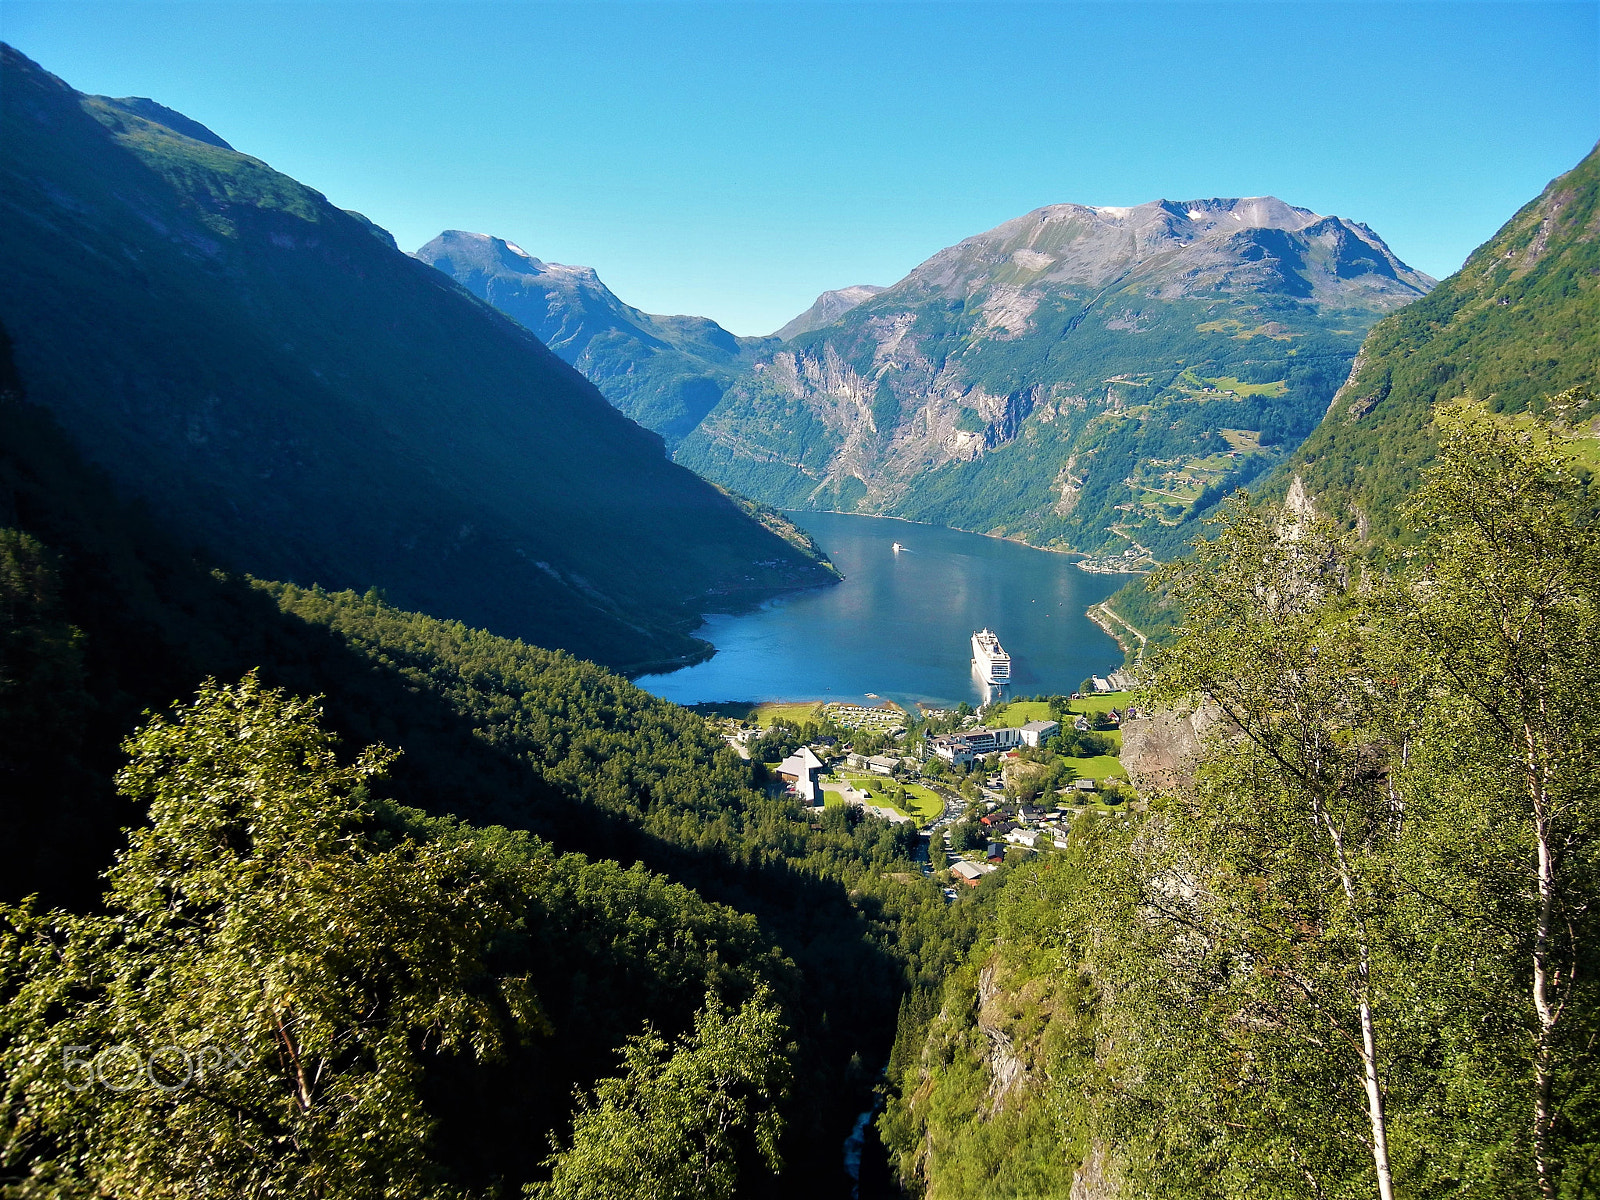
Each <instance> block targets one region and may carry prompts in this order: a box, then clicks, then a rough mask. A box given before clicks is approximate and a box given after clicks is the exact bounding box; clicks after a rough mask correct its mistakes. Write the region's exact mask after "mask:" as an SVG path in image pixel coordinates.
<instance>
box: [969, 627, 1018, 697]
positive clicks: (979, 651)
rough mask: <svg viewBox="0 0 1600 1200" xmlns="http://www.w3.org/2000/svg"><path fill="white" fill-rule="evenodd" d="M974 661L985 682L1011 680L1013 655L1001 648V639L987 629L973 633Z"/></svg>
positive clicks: (1007, 681) (996, 682) (999, 682)
mask: <svg viewBox="0 0 1600 1200" xmlns="http://www.w3.org/2000/svg"><path fill="white" fill-rule="evenodd" d="M972 662H973V665H975V666H976V667H977V668H978V674H979V675H981V676H983V681H984V682H985V683H995V684H1002V683H1010V682H1011V656H1010V655H1009V654H1007V653H1006V652H1005V651H1004V650H1003V649H1001V648H1000V639H999V638H998V637H996V636H995V635H994V634H993V633H991V632H990V631H989V630H987V629H983V630H979V631H978V632H977V633H975V634H973V635H972Z"/></svg>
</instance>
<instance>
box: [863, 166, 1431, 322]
mask: <svg viewBox="0 0 1600 1200" xmlns="http://www.w3.org/2000/svg"><path fill="white" fill-rule="evenodd" d="M1434 282H1435V281H1434V280H1433V279H1432V278H1430V277H1429V276H1427V275H1424V274H1423V273H1422V272H1420V271H1416V270H1413V269H1412V268H1410V267H1409V266H1407V265H1406V264H1405V263H1403V262H1402V261H1401V260H1400V259H1399V258H1398V257H1396V256H1395V254H1394V253H1393V251H1391V250H1390V249H1389V247H1388V246H1386V245H1385V244H1384V242H1383V239H1382V238H1380V237H1379V236H1378V235H1377V234H1375V233H1373V232H1372V230H1371V229H1369V228H1368V227H1367V226H1365V225H1362V224H1359V223H1358V222H1355V221H1349V220H1346V219H1345V218H1343V217H1332V216H1324V215H1322V214H1320V213H1316V212H1313V211H1311V210H1310V209H1306V208H1298V207H1296V206H1295V205H1292V204H1288V203H1285V202H1284V201H1282V200H1280V199H1278V198H1277V197H1276V196H1245V197H1211V198H1206V199H1197V200H1152V201H1149V202H1148V203H1145V204H1138V205H1133V206H1129V207H1117V206H1093V205H1083V204H1051V205H1046V206H1045V207H1043V208H1038V209H1035V210H1033V211H1032V212H1030V213H1025V214H1024V215H1022V216H1020V217H1017V218H1014V219H1013V220H1010V221H1006V222H1004V223H1003V224H1001V225H997V226H995V227H994V228H993V229H990V230H988V231H986V232H984V233H980V234H976V235H975V236H973V237H969V238H966V239H965V240H963V241H961V242H958V243H957V244H956V245H954V246H951V247H948V248H947V249H945V250H941V251H940V252H939V253H938V254H935V255H934V256H933V257H932V258H930V259H928V260H927V261H926V262H924V263H923V264H922V265H920V266H918V267H917V268H915V269H914V270H913V271H912V272H911V273H910V274H909V275H908V276H907V277H906V278H905V279H903V280H902V281H901V282H900V283H898V284H896V285H895V286H894V287H893V288H891V289H889V291H888V292H887V293H886V294H884V295H883V296H880V297H877V298H875V299H874V300H873V301H872V302H871V303H870V304H869V306H868V307H869V308H872V309H874V310H876V309H878V308H880V307H882V306H883V305H885V304H892V303H894V302H895V299H896V297H898V296H902V295H904V296H906V297H907V298H910V297H912V296H915V295H918V294H922V293H926V292H929V291H933V292H938V293H941V294H943V295H945V296H947V297H950V298H955V297H958V296H959V297H964V298H972V297H973V296H975V295H976V294H977V293H979V292H983V291H988V290H991V289H993V288H996V287H1000V288H1008V289H1021V290H1023V291H1027V292H1037V291H1054V292H1061V291H1071V290H1072V289H1074V288H1076V287H1089V288H1093V289H1100V288H1105V287H1109V286H1113V285H1123V286H1127V287H1131V288H1134V289H1137V290H1139V291H1141V292H1144V293H1145V294H1149V295H1153V296H1157V295H1158V296H1161V297H1164V298H1167V299H1171V298H1174V297H1176V296H1179V295H1199V294H1209V293H1219V292H1220V293H1227V294H1238V293H1240V292H1264V293H1271V294H1277V295H1283V296H1289V297H1293V298H1295V299H1297V300H1303V301H1311V302H1313V303H1318V304H1329V305H1332V306H1334V307H1352V308H1376V309H1379V310H1383V311H1387V310H1388V309H1389V308H1392V307H1393V306H1394V303H1395V300H1396V298H1397V297H1402V298H1405V299H1414V298H1416V297H1417V296H1420V295H1422V294H1424V293H1425V292H1426V291H1427V290H1428V289H1429V288H1430V287H1432V286H1433V284H1434ZM836 319H837V318H836Z"/></svg>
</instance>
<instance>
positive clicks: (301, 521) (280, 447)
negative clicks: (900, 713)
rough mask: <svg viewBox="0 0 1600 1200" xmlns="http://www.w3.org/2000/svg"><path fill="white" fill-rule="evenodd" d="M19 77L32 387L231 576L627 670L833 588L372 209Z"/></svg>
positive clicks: (9, 148) (22, 72)
mask: <svg viewBox="0 0 1600 1200" xmlns="http://www.w3.org/2000/svg"><path fill="white" fill-rule="evenodd" d="M0 70H3V73H4V74H3V79H0V83H3V87H0V104H3V111H0V143H3V145H4V147H5V153H4V158H3V162H0V206H3V213H4V217H3V219H0V263H3V264H4V270H0V322H3V323H4V324H5V325H6V326H7V327H8V328H9V330H10V332H11V334H12V337H13V339H14V341H15V344H16V358H17V364H18V367H19V370H20V372H21V375H22V378H23V380H24V381H25V383H26V384H27V386H28V388H29V391H30V394H31V395H32V397H33V398H34V399H35V400H36V401H38V402H40V403H43V404H45V405H47V406H48V407H49V408H51V409H52V410H53V411H54V412H55V414H56V415H57V417H58V419H59V420H60V421H61V422H62V424H63V425H64V426H65V427H66V429H67V430H68V432H69V433H70V434H71V435H72V436H73V437H74V438H76V439H77V440H78V442H79V444H80V445H81V447H82V449H83V450H84V452H85V453H86V454H87V455H88V456H89V457H90V458H91V459H92V460H93V461H95V462H97V463H98V464H100V465H101V466H103V467H104V468H105V469H106V470H108V471H109V472H110V473H111V475H112V476H113V478H114V479H115V480H116V481H117V483H118V484H119V485H120V486H121V487H122V488H123V489H124V490H125V491H126V492H127V493H129V494H131V495H137V496H140V497H143V498H144V499H146V500H147V501H148V502H149V504H150V505H151V506H152V507H153V508H154V510H155V511H156V512H157V514H158V515H159V516H160V517H161V518H162V519H164V520H166V521H169V522H170V523H171V525H172V527H173V528H174V529H175V530H177V531H180V533H181V536H182V537H184V538H185V539H188V540H189V541H191V542H198V543H202V544H204V545H206V546H208V547H210V548H211V549H212V550H213V551H214V552H215V553H216V554H217V555H218V556H219V557H220V558H221V559H222V560H223V561H224V562H225V563H226V564H227V565H229V566H231V567H233V568H235V569H240V570H247V571H250V572H252V573H255V574H258V575H264V576H271V577H276V578H281V579H291V580H295V581H298V582H301V583H312V582H315V583H320V584H323V585H325V586H329V587H335V588H337V587H355V588H358V589H366V588H368V587H372V586H377V587H380V588H383V589H386V590H387V591H388V592H389V594H390V595H391V596H392V597H393V598H394V599H395V600H396V601H397V602H400V603H403V604H405V605H406V606H408V607H414V608H418V609H422V610H425V611H428V612H430V613H433V614H436V615H439V616H443V617H450V618H457V619H461V620H466V621H469V622H472V623H474V624H477V625H480V626H483V627H486V628H489V629H493V630H495V631H496V632H499V633H504V634H510V635H514V636H521V637H526V638H528V639H529V640H532V641H535V642H538V643H540V644H542V645H547V646H559V647H563V648H566V649H570V650H573V651H575V652H577V653H580V654H582V655H585V656H587V657H591V658H595V659H598V660H600V661H603V662H607V663H609V664H612V665H615V666H621V667H628V668H633V667H642V666H644V665H645V664H649V663H658V662H662V661H671V660H677V659H681V658H684V657H686V656H693V655H696V654H700V653H703V652H704V649H705V648H704V645H703V643H699V642H697V641H696V640H695V639H692V638H691V637H689V636H688V633H687V630H688V629H690V628H692V627H693V625H694V624H695V623H696V620H697V618H698V616H699V614H700V613H702V612H704V611H706V610H707V609H708V608H713V607H722V606H727V605H730V604H735V603H742V602H748V601H751V600H755V599H758V598H760V597H762V596H765V595H770V594H772V592H774V591H775V590H779V589H784V588H789V587H794V586H806V585H811V584H815V583H819V582H823V581H825V580H827V579H829V578H831V577H832V573H831V571H830V570H829V569H828V568H827V567H826V566H825V565H823V564H821V563H819V562H818V561H817V560H816V558H815V556H813V555H811V554H808V553H806V552H805V551H804V550H803V549H801V548H798V547H796V546H795V545H793V544H791V543H790V542H789V541H786V540H785V539H784V538H782V537H779V536H777V535H775V534H774V533H772V532H770V531H769V530H767V529H765V528H763V526H762V525H761V524H760V523H759V522H757V521H755V520H752V519H751V518H750V516H749V515H748V514H747V513H746V512H744V511H743V510H741V509H740V507H739V506H738V505H736V504H735V503H734V502H733V501H732V500H730V499H729V498H728V497H727V496H726V495H724V494H723V493H721V492H719V491H718V490H717V489H715V488H713V487H712V486H710V485H709V484H706V483H705V482H704V481H702V480H699V479H696V478H695V477H694V476H693V475H692V474H690V473H689V472H688V471H685V470H683V469H682V468H679V467H675V466H673V465H672V464H671V463H670V462H668V461H667V460H666V459H665V458H664V457H663V455H662V453H661V443H660V440H659V439H658V438H656V437H655V436H654V435H652V434H649V433H647V432H645V431H644V430H642V429H640V428H639V427H638V426H636V425H634V424H633V423H632V422H631V421H629V420H627V419H626V418H625V417H624V416H623V415H622V414H620V413H618V412H617V411H616V410H615V409H613V408H612V407H611V406H610V405H608V404H606V403H605V402H604V400H603V399H602V398H601V396H600V395H599V394H598V393H597V392H596V391H595V390H594V388H593V387H592V386H591V385H589V384H588V383H587V382H586V381H584V379H583V378H582V377H581V376H580V375H579V374H578V373H577V372H576V371H574V370H573V369H572V368H570V367H569V366H567V365H566V364H565V363H563V362H561V361H560V360H559V359H558V358H557V357H556V356H555V355H553V354H552V353H550V351H549V350H547V349H546V348H545V347H544V346H543V345H541V344H540V343H539V341H538V340H537V339H536V338H535V337H534V336H532V335H531V334H530V333H528V332H527V331H526V330H525V329H523V328H522V327H520V326H519V325H517V324H515V323H514V322H512V321H509V320H507V319H506V318H505V317H503V316H501V315H500V314H498V313H496V312H495V311H494V310H493V309H492V308H490V307H489V306H488V305H486V304H483V303H481V302H480V301H478V300H476V299H475V298H473V297H472V296H471V295H469V294H468V293H467V292H466V291H465V290H464V289H463V288H461V287H459V286H458V285H456V284H454V283H452V282H451V281H449V280H448V279H446V278H445V277H444V276H443V275H441V274H440V273H439V272H437V271H434V270H432V269H430V268H427V267H425V266H423V265H422V264H421V263H418V262H416V261H415V260H414V259H411V258H409V257H407V256H406V255H403V254H401V253H400V252H399V251H398V250H396V249H395V248H394V244H393V240H392V239H391V238H389V237H388V235H387V234H385V233H384V232H383V231H382V230H379V229H378V228H377V227H376V226H374V225H372V224H371V223H370V222H368V221H366V220H365V219H364V218H361V217H359V216H358V215H353V214H349V213H345V212H341V211H340V210H339V209H336V208H334V207H333V206H332V205H330V204H329V203H328V202H327V200H326V199H324V198H323V197H322V196H321V195H320V194H318V193H317V192H314V191H312V190H311V189H309V188H306V187H304V186H302V185H301V184H298V183H296V182H295V181H294V180H291V179H288V178H286V177H285V176H283V175H280V174H278V173H277V172H275V171H273V170H271V169H270V168H269V167H267V166H266V165H265V164H263V163H261V162H259V161H258V160H256V159H253V158H250V157H248V156H246V155H243V154H239V153H236V152H234V151H232V150H229V149H227V148H225V147H224V146H222V145H219V144H216V143H217V142H220V139H215V141H213V142H206V141H200V140H196V139H195V138H193V137H190V136H186V135H185V134H183V133H181V132H178V131H177V130H175V129H173V128H172V127H170V126H167V125H165V124H158V123H156V122H154V121H152V120H151V119H150V118H149V117H148V116H146V115H143V114H144V113H148V112H152V111H155V110H154V109H151V108H148V107H144V106H143V103H142V102H135V101H109V100H105V99H101V98H96V97H88V96H83V95H81V94H79V93H77V92H75V91H73V90H72V89H71V88H70V87H68V86H67V85H66V84H64V83H62V82H61V81H60V80H59V79H56V78H55V77H54V76H52V75H50V74H48V73H46V72H45V71H43V70H42V69H41V68H39V67H38V66H37V65H35V64H34V63H32V62H30V61H29V60H28V59H26V58H25V57H24V56H22V55H21V54H19V53H17V52H16V51H14V50H12V49H10V48H9V47H8V48H5V50H4V52H3V60H0ZM158 115H159V114H158ZM197 128H198V127H197Z"/></svg>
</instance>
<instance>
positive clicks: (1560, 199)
mask: <svg viewBox="0 0 1600 1200" xmlns="http://www.w3.org/2000/svg"><path fill="white" fill-rule="evenodd" d="M1597 380H1600V147H1597V148H1596V149H1595V150H1592V151H1590V153H1589V155H1588V156H1587V157H1586V158H1585V159H1584V160H1583V161H1582V162H1580V163H1579V164H1578V165H1577V166H1576V167H1574V168H1573V169H1572V170H1571V171H1568V172H1567V173H1566V174H1565V175H1561V176H1558V177H1557V178H1556V179H1554V180H1552V181H1551V182H1550V185H1549V186H1548V187H1547V188H1545V190H1544V192H1543V193H1541V194H1540V195H1539V197H1538V198H1537V199H1534V200H1531V201H1529V202H1528V204H1527V205H1525V206H1524V207H1523V208H1522V210H1521V211H1520V212H1518V213H1517V215H1516V216H1514V217H1512V218H1511V220H1510V221H1508V222H1507V223H1506V224H1505V226H1504V227H1503V228H1502V229H1501V230H1500V231H1499V232H1498V233H1496V234H1495V235H1494V237H1492V238H1490V239H1489V240H1488V241H1487V242H1485V243H1484V244H1483V245H1482V246H1480V247H1479V248H1478V249H1477V250H1475V251H1474V252H1473V254H1472V256H1471V257H1470V258H1468V259H1467V262H1466V265H1465V266H1463V267H1462V268H1461V270H1460V271H1458V272H1456V273H1455V274H1454V275H1452V276H1450V278H1448V279H1446V280H1445V281H1444V282H1443V283H1441V284H1440V285H1439V286H1438V287H1437V288H1435V289H1434V290H1433V291H1432V292H1431V293H1430V294H1429V295H1428V296H1427V297H1426V298H1424V299H1421V300H1418V301H1416V302H1415V303H1413V304H1411V305H1409V306H1408V307H1406V308H1404V309H1401V310H1400V311H1399V312H1397V313H1395V314H1394V315H1393V316H1390V317H1387V318H1385V319H1384V320H1383V321H1381V322H1379V323H1378V324H1377V325H1376V326H1374V327H1373V330H1372V332H1371V334H1369V335H1368V337H1367V340H1366V341H1365V342H1364V343H1363V344H1362V347H1361V355H1360V357H1359V358H1358V359H1357V362H1356V365H1355V368H1354V370H1352V372H1351V374H1350V378H1349V380H1348V381H1347V382H1346V383H1345V384H1344V386H1343V387H1341V388H1340V389H1339V394H1338V395H1337V396H1335V397H1334V400H1333V403H1332V405H1331V406H1330V407H1329V409H1328V413H1327V416H1326V417H1325V418H1324V419H1323V421H1322V423H1321V424H1320V425H1319V426H1318V427H1317V429H1316V431H1315V432H1314V433H1313V434H1312V435H1311V436H1310V437H1309V438H1307V439H1306V442H1305V445H1304V446H1302V447H1301V448H1300V450H1299V452H1298V453H1296V455H1295V456H1294V458H1293V459H1292V460H1291V461H1290V462H1289V463H1288V464H1287V465H1286V467H1285V468H1284V469H1283V471H1281V472H1280V473H1279V477H1278V479H1277V480H1275V481H1274V484H1273V486H1274V487H1275V489H1276V491H1277V492H1278V494H1280V495H1281V494H1282V491H1283V489H1284V488H1286V487H1287V486H1288V480H1289V478H1291V477H1292V476H1293V475H1299V476H1301V478H1302V479H1303V480H1304V481H1305V484H1306V487H1307V489H1308V491H1309V493H1310V495H1311V497H1312V500H1313V502H1314V503H1319V504H1322V505H1325V506H1327V508H1328V509H1329V510H1330V511H1334V512H1337V513H1338V514H1339V515H1340V516H1341V517H1344V518H1347V519H1349V520H1350V521H1351V522H1352V523H1355V524H1359V525H1360V526H1361V528H1362V529H1363V530H1369V531H1370V532H1371V533H1372V534H1373V535H1374V536H1376V537H1379V538H1382V539H1391V540H1392V539H1394V538H1396V537H1399V536H1400V534H1401V528H1400V525H1399V523H1398V515H1397V514H1398V512H1399V506H1400V503H1401V501H1402V500H1403V499H1404V498H1405V496H1406V495H1407V494H1408V493H1409V492H1410V491H1411V490H1412V489H1413V488H1415V487H1416V485H1417V482H1418V479H1419V471H1420V469H1421V468H1422V467H1423V466H1425V465H1426V464H1427V463H1428V462H1429V461H1431V459H1432V457H1433V452H1434V435H1433V433H1432V417H1433V409H1434V406H1435V405H1436V404H1439V403H1443V402H1445V401H1449V400H1454V399H1457V398H1460V397H1468V398H1471V399H1475V400H1483V401H1485V402H1487V403H1489V404H1490V405H1492V406H1493V408H1494V409H1495V411H1497V412H1504V413H1511V414H1527V415H1528V416H1529V417H1532V418H1535V419H1537V420H1540V421H1542V422H1544V423H1546V424H1552V425H1554V426H1556V427H1557V428H1561V429H1564V430H1568V431H1570V432H1572V433H1574V434H1581V435H1585V436H1588V435H1590V434H1591V433H1592V431H1590V430H1589V429H1587V425H1588V424H1589V423H1590V421H1591V419H1592V418H1593V417H1594V416H1595V415H1596V414H1597V413H1600V409H1597V408H1596V407H1595V406H1594V404H1593V403H1592V402H1582V401H1580V403H1579V404H1578V405H1577V406H1575V407H1573V408H1571V409H1570V410H1569V411H1565V412H1557V411H1555V410H1554V409H1552V408H1551V407H1550V398H1552V397H1554V396H1557V395H1559V394H1560V393H1562V392H1564V391H1566V390H1567V389H1569V388H1574V387H1585V386H1586V387H1590V388H1593V387H1594V386H1595V384H1596V381H1597ZM1584 453H1585V454H1586V455H1587V457H1588V460H1589V462H1590V464H1591V465H1593V466H1600V455H1597V454H1596V453H1595V452H1594V451H1593V450H1587V451H1585V452H1584Z"/></svg>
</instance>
